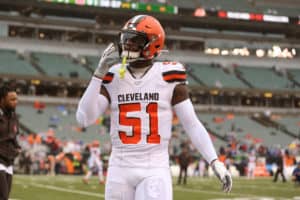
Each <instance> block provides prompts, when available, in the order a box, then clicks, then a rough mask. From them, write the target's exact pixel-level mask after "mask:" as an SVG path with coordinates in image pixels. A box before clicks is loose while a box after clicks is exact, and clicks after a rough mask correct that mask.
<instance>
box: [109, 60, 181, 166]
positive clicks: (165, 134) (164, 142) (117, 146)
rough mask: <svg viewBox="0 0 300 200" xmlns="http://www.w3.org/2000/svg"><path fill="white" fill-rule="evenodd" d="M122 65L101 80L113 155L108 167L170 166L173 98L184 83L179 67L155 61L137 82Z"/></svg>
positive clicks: (114, 68) (178, 65)
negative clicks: (106, 99) (107, 101)
mask: <svg viewBox="0 0 300 200" xmlns="http://www.w3.org/2000/svg"><path fill="white" fill-rule="evenodd" d="M120 68H121V64H117V65H115V66H113V67H112V68H111V69H110V71H109V72H108V74H107V75H106V76H105V77H104V79H103V85H104V87H105V88H106V89H107V91H108V93H109V96H110V101H111V104H110V106H111V107H110V109H111V127H110V136H111V142H112V153H111V156H110V161H109V165H110V166H124V167H146V168H148V167H169V155H168V145H169V140H170V137H171V127H172V117H173V112H172V105H171V100H172V95H173V90H174V88H175V86H176V85H177V84H178V83H182V82H185V81H186V73H185V69H184V67H183V66H182V64H180V63H177V62H156V63H154V64H153V66H152V67H151V68H150V69H149V70H148V72H147V73H146V74H145V75H144V76H143V77H142V78H140V79H135V78H134V77H133V76H132V74H131V73H130V72H129V71H128V70H126V72H125V75H124V76H123V77H122V76H121V74H120V72H119V70H120Z"/></svg>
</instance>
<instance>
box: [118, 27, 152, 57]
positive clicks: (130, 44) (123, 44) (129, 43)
mask: <svg viewBox="0 0 300 200" xmlns="http://www.w3.org/2000/svg"><path fill="white" fill-rule="evenodd" d="M148 44H149V40H148V38H147V35H146V34H145V33H141V32H137V31H133V30H126V31H122V32H121V34H120V43H119V54H120V56H121V57H125V56H126V58H127V61H128V62H134V61H137V60H145V58H144V56H143V52H144V50H145V49H146V48H147V46H148Z"/></svg>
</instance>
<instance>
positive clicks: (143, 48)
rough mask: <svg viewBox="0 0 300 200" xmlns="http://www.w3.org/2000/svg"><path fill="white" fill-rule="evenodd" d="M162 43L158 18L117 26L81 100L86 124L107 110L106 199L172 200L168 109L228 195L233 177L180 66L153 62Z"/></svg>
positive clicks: (140, 17)
mask: <svg viewBox="0 0 300 200" xmlns="http://www.w3.org/2000/svg"><path fill="white" fill-rule="evenodd" d="M164 41H165V32H164V29H163V28H162V26H161V24H160V23H159V21H158V20H157V19H155V18H154V17H152V16H148V15H137V16H135V17H133V18H131V19H130V20H129V21H128V22H127V23H126V24H125V26H124V27H123V28H122V29H121V32H120V41H119V44H118V45H114V44H112V43H111V44H109V45H108V47H107V48H106V49H105V50H104V52H103V54H102V57H101V59H100V61H99V64H98V67H97V68H96V70H95V72H94V76H93V77H92V79H91V81H90V83H89V85H88V87H87V89H86V90H85V92H84V94H83V96H82V98H81V99H80V101H79V105H78V109H77V112H76V118H77V121H78V122H79V123H80V124H81V125H82V126H84V127H86V126H89V125H91V124H93V123H94V122H95V120H96V119H97V118H98V117H99V115H102V114H103V113H104V112H105V110H106V109H107V108H108V107H109V108H110V109H111V116H110V120H111V127H110V136H111V143H112V152H111V155H110V160H109V167H108V175H107V179H106V188H105V199H106V200H113V199H114V200H134V199H135V200H137V199H138V200H150V199H151V200H171V199H172V198H173V197H172V178H171V174H170V168H169V154H168V145H169V140H170V138H171V126H172V116H173V114H172V112H173V110H174V111H175V113H176V114H177V116H178V118H179V120H180V122H181V124H182V125H183V127H184V129H185V131H186V132H187V133H188V134H189V136H190V138H191V140H192V141H193V144H194V145H195V146H196V147H197V149H198V150H199V151H200V153H201V154H202V155H203V156H204V158H205V159H206V160H207V162H208V163H210V165H211V166H212V169H213V170H214V172H215V174H216V176H217V177H218V178H219V179H220V181H221V183H222V185H223V190H224V191H225V192H229V191H230V190H231V187H232V179H231V175H230V173H229V172H228V171H227V170H226V168H225V166H224V164H223V163H221V162H220V161H219V160H218V159H217V158H218V157H217V155H216V152H215V149H214V147H213V144H212V142H211V139H210V137H209V135H208V133H207V131H206V129H205V128H204V126H203V125H202V124H201V122H200V121H199V120H198V118H197V115H196V113H195V111H194V108H193V105H192V102H191V100H190V99H189V95H188V89H187V86H186V84H185V83H186V72H185V68H184V67H183V65H182V64H180V63H178V62H155V61H154V59H155V58H156V57H157V56H159V55H160V53H161V52H162V50H163V48H164ZM116 50H117V51H118V56H116V53H115V51H116ZM120 58H122V62H121V59H120ZM125 61H126V62H125Z"/></svg>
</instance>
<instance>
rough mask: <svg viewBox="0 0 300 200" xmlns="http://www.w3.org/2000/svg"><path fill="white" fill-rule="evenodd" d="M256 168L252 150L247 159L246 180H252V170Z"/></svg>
mask: <svg viewBox="0 0 300 200" xmlns="http://www.w3.org/2000/svg"><path fill="white" fill-rule="evenodd" d="M255 167H256V155H255V151H254V150H252V151H251V152H250V154H249V157H248V168H247V169H248V171H247V177H248V179H254V170H255Z"/></svg>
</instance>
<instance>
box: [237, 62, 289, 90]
mask: <svg viewBox="0 0 300 200" xmlns="http://www.w3.org/2000/svg"><path fill="white" fill-rule="evenodd" d="M236 70H237V72H239V73H240V75H241V76H242V77H244V78H245V79H246V80H247V81H248V82H249V83H250V84H251V85H252V86H253V87H254V88H259V89H293V87H292V85H293V83H292V82H291V81H290V80H288V79H287V78H286V77H284V76H279V75H277V74H276V73H275V72H274V71H273V69H271V68H258V67H246V66H243V67H239V68H237V69H236Z"/></svg>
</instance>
